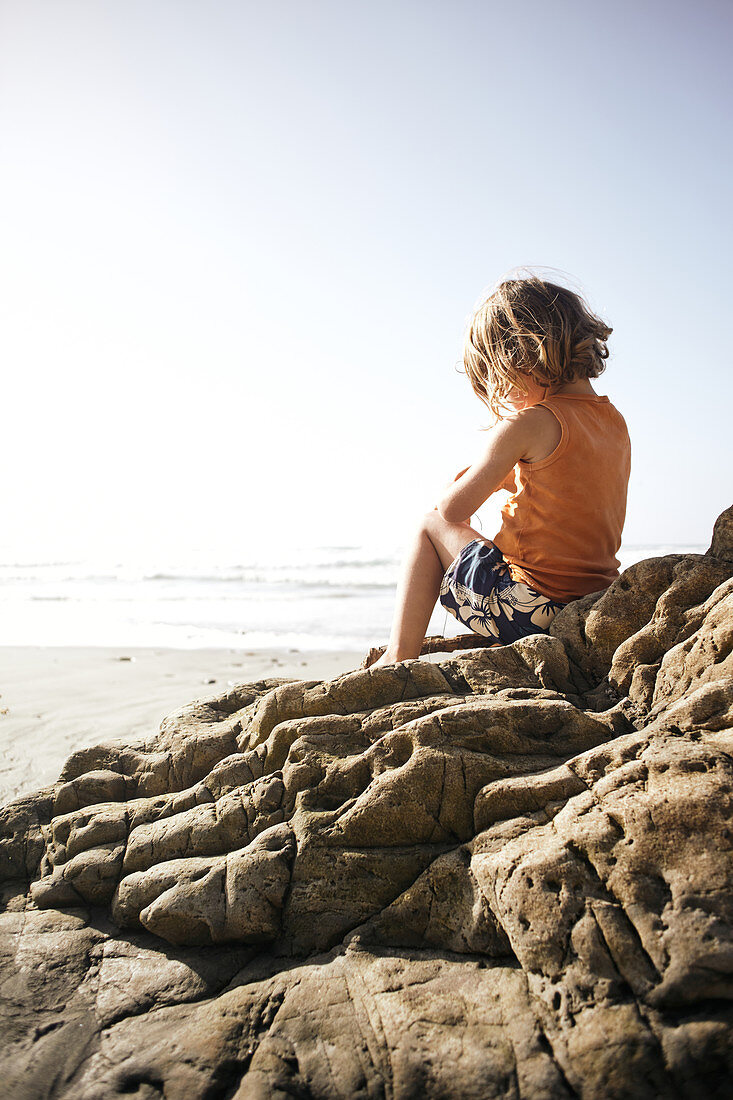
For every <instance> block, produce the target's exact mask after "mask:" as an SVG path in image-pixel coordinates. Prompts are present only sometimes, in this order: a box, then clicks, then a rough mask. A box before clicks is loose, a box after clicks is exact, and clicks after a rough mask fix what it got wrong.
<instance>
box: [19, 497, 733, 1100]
mask: <svg viewBox="0 0 733 1100" xmlns="http://www.w3.org/2000/svg"><path fill="white" fill-rule="evenodd" d="M732 651H733V509H730V510H729V511H728V512H726V513H724V514H723V516H721V517H720V519H719V520H718V522H717V523H716V526H715V530H714V534H713V540H712V544H711V547H710V549H709V550H708V551H707V553H706V554H704V555H690V554H686V555H668V556H666V557H663V558H657V559H650V560H648V561H645V562H640V563H638V564H637V565H634V566H632V567H631V568H630V569H628V570H626V572H625V573H624V574H623V575H622V576H621V577H620V578H619V579H618V580H617V581H616V582H615V583H614V584H613V585H612V586H611V588H610V589H608V590H607V591H606V592H604V593H602V594H598V593H596V594H594V595H592V596H589V597H586V598H585V599H583V600H579V601H577V602H576V603H573V604H570V605H568V607H567V608H566V609H565V610H564V611H562V612H561V613H560V614H559V615H558V616H557V618H556V619H555V621H554V623H553V626H552V630H551V635H550V636H540V635H536V636H533V637H531V638H526V639H523V640H522V641H521V642H517V643H515V644H514V645H512V646H506V647H503V648H498V649H485V648H482V649H477V650H474V651H468V652H465V653H462V654H461V655H460V656H452V657H450V658H449V659H446V660H444V661H442V662H441V663H440V664H428V663H424V662H421V661H408V662H405V663H404V664H402V665H398V666H393V667H391V668H385V669H374V670H366V671H357V672H351V673H347V674H346V675H344V676H342V677H340V678H338V679H336V680H334V681H332V682H330V683H318V682H313V681H303V682H295V681H285V680H282V679H270V680H264V681H259V682H258V683H256V684H244V685H235V686H234V687H233V688H232V689H231V690H230V691H227V692H226V693H225V694H223V695H220V696H217V697H216V698H213V699H209V700H205V701H203V702H197V703H193V704H191V705H190V706H189V707H187V708H185V709H184V710H183V711H181V712H180V713H179V714H177V715H174V716H173V717H171V718H169V719H167V720H166V721H165V722H164V723H163V725H162V727H161V730H160V732H159V733H158V734H157V735H155V736H153V737H150V738H148V739H147V740H145V741H143V742H141V743H139V744H135V745H120V744H119V743H114V744H109V745H107V746H104V745H103V746H99V747H97V748H95V749H86V750H83V751H81V752H79V753H75V754H74V756H72V757H71V759H70V760H69V761H68V762H67V764H66V766H65V768H64V770H63V773H62V776H61V778H60V780H59V782H58V783H57V784H56V785H55V786H53V787H52V788H49V789H47V790H46V791H43V792H39V793H38V794H37V795H35V796H32V797H30V798H25V799H22V800H20V801H19V802H16V803H14V804H11V805H10V806H8V807H6V808H5V809H4V810H3V811H2V816H1V821H0V867H1V868H2V875H3V891H4V893H3V912H2V913H1V914H0V948H1V950H2V959H3V985H2V991H3V996H2V1005H3V1035H4V1042H3V1051H4V1052H3V1055H2V1070H3V1074H4V1080H5V1082H6V1085H5V1087H6V1092H7V1094H8V1095H13V1096H22V1097H27V1098H29V1100H32V1098H36V1097H38V1098H45V1097H51V1096H53V1097H60V1098H64V1097H67V1098H69V1100H71V1098H73V1100H103V1098H105V1100H106V1098H108V1097H122V1096H130V1095H134V1096H137V1097H138V1098H140V1100H148V1098H153V1097H163V1096H165V1097H166V1098H173V1100H179V1098H180V1100H183V1098H185V1100H196V1098H201V1100H203V1098H204V1097H206V1098H208V1097H215V1096H217V1097H218V1096H221V1097H224V1096H227V1097H232V1098H235V1100H245V1098H250V1097H251V1098H255V1097H271V1096H272V1097H278V1096H282V1097H285V1096H302V1097H306V1096H311V1097H324V1098H325V1097H334V1098H335V1097H364V1098H366V1097H376V1096H391V1097H398V1098H403V1097H405V1098H407V1097H413V1096H414V1097H417V1096H420V1097H423V1096H425V1097H445V1096H460V1097H466V1098H472V1097H476V1098H479V1097H480V1098H481V1100H484V1098H487V1097H510V1096H512V1097H525V1098H531V1100H534V1098H540V1097H543V1098H563V1097H578V1096H580V1097H588V1098H596V1097H599V1096H603V1097H618V1098H628V1097H649V1096H654V1097H701V1098H702V1097H705V1098H708V1097H716V1096H720V1097H723V1096H727V1095H728V1094H729V1091H730V1079H731V1072H732V1071H733V1043H732V1042H731V1039H732V1038H733V1035H732V1030H733V1028H732V1025H733V890H732V889H731V887H732V886H733V824H731V822H732V820H733V657H732V656H731V652H732Z"/></svg>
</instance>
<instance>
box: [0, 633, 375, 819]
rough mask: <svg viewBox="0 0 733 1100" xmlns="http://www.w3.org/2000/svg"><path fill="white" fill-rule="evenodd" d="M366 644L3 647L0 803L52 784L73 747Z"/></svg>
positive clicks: (129, 735)
mask: <svg viewBox="0 0 733 1100" xmlns="http://www.w3.org/2000/svg"><path fill="white" fill-rule="evenodd" d="M363 656H364V652H363V651H353V652H349V651H347V650H343V651H333V650H330V651H319V650H309V651H307V652H306V651H301V650H294V649H292V648H272V649H261V650H256V651H254V650H253V651H247V650H236V649H172V648H153V647H134V648H123V647H121V646H104V647H102V646H83V647H70V646H3V647H0V692H1V693H2V694H1V695H0V804H5V803H7V802H9V801H12V800H13V799H15V798H18V797H19V796H21V795H24V794H29V793H30V792H31V791H34V790H36V789H38V788H39V787H44V786H46V785H48V784H49V783H53V782H54V781H55V780H56V779H57V778H58V776H59V773H60V771H61V768H62V766H63V763H64V761H65V760H66V758H67V757H68V756H69V755H70V754H71V753H72V752H74V751H75V750H76V749H80V748H84V747H86V746H89V745H95V744H98V743H99V742H100V741H107V740H109V739H111V738H123V739H124V740H126V741H130V740H134V739H136V738H141V737H146V736H150V735H151V734H154V733H155V731H156V730H157V729H158V726H159V725H160V721H161V719H162V718H164V717H165V716H166V715H168V714H171V713H173V712H174V711H175V710H177V709H178V708H179V707H183V706H185V705H186V704H187V703H190V702H191V701H192V700H194V699H205V698H207V697H208V696H212V695H219V694H221V693H222V692H224V691H226V690H227V687H230V686H231V685H232V684H236V683H242V682H251V681H254V680H261V679H264V678H267V677H283V678H288V679H297V680H323V679H331V678H333V677H335V676H338V675H340V674H341V673H343V672H347V671H349V670H350V669H353V668H357V667H358V665H359V663H360V662H361V660H362V657H363Z"/></svg>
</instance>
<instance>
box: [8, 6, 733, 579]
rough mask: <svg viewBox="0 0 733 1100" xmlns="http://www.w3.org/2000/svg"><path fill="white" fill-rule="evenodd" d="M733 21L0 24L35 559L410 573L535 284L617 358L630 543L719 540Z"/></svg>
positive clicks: (11, 537) (12, 462) (14, 297)
mask: <svg viewBox="0 0 733 1100" xmlns="http://www.w3.org/2000/svg"><path fill="white" fill-rule="evenodd" d="M732 12H733V9H732V8H731V5H730V4H729V3H728V2H727V0H726V2H720V3H717V2H710V0H696V2H695V3H691V2H690V3H684V4H683V3H679V2H677V0H671V2H670V0H666V2H659V3H657V2H645V0H633V2H628V3H627V2H618V0H614V2H610V0H607V2H605V3H593V2H588V0H583V2H575V0H569V2H567V0H566V2H562V0H560V2H557V3H554V4H547V3H546V2H545V0H529V2H516V0H513V2H511V3H509V2H507V0H503V2H502V3H493V2H486V3H478V2H470V0H463V2H462V0H451V2H447V0H446V2H444V3H434V2H429V0H424V2H421V3H408V2H404V0H388V2H384V0H376V2H375V0H369V2H356V0H353V2H352V0H334V2H331V0H311V2H307V0H268V2H267V3H262V2H257V3H255V2H250V0H239V2H233V0H232V2H229V0H198V2H196V3H193V2H186V0H124V2H122V0H47V2H38V0H0V195H1V209H2V225H1V226H0V232H1V239H0V356H1V359H2V377H3V394H4V403H3V404H4V407H3V414H4V415H3V423H2V433H1V435H0V455H1V456H2V461H3V482H2V488H1V489H0V504H1V506H2V509H1V514H2V530H1V531H0V546H4V547H5V553H17V554H23V555H33V556H35V557H36V558H37V559H38V558H47V557H49V556H54V555H61V554H69V553H78V552H83V551H85V550H86V551H90V552H96V551H98V550H99V551H103V550H104V551H109V552H113V553H115V554H118V555H120V556H122V555H124V554H126V553H133V552H136V551H139V552H145V553H147V552H151V553H153V552H158V551H159V550H160V551H161V552H162V550H163V549H165V550H173V551H179V552H181V553H185V552H188V551H189V550H191V549H196V548H199V547H213V548H218V549H219V550H221V552H222V553H223V554H225V555H226V556H227V557H228V558H236V557H237V556H238V555H239V554H240V553H241V554H242V555H245V554H246V553H247V550H248V548H251V547H256V546H258V545H263V544H268V543H272V542H273V541H276V540H278V539H292V540H293V541H295V542H300V543H312V542H316V543H318V542H322V543H326V542H333V541H338V542H346V543H354V542H356V543H361V542H365V543H387V544H390V543H395V542H399V541H400V540H401V539H402V538H403V537H404V532H405V530H406V528H407V527H409V525H410V523H411V522H412V520H413V518H414V517H415V516H417V515H419V513H420V511H421V510H423V509H424V508H425V507H427V506H431V505H432V503H433V502H434V497H435V495H436V494H437V492H438V491H439V490H440V488H441V486H442V485H443V483H444V482H445V481H446V480H448V479H449V478H451V477H452V476H453V474H454V473H455V472H456V471H457V470H458V469H460V468H461V467H463V466H465V465H467V464H468V463H469V462H470V461H471V459H472V458H473V457H474V456H475V455H476V453H477V450H478V448H479V447H480V446H481V438H482V437H481V432H480V429H481V428H482V427H483V426H486V424H487V423H488V417H487V414H486V413H485V411H484V409H483V407H482V406H481V405H480V403H479V402H478V401H477V399H476V398H475V397H474V396H473V394H472V392H471V390H470V387H469V385H468V382H467V380H466V379H465V377H463V376H462V375H460V374H459V373H457V371H456V369H455V367H456V362H457V360H458V358H459V355H460V346H461V339H462V333H463V329H464V325H465V321H466V318H467V316H468V314H469V313H470V311H471V308H472V307H473V305H474V303H475V302H476V300H477V298H478V297H479V295H480V293H481V291H482V289H483V288H484V287H485V286H487V285H488V284H491V283H493V282H494V281H495V280H496V279H497V278H498V277H499V276H501V275H502V274H503V273H504V272H505V271H506V270H507V269H509V268H512V267H514V266H516V265H521V264H524V265H527V264H529V265H540V266H542V267H543V268H553V269H559V270H561V271H563V272H566V273H568V275H569V276H572V277H573V279H574V280H575V283H574V284H573V285H575V286H576V287H580V288H581V289H583V290H584V291H585V292H586V294H587V296H588V298H589V300H590V302H591V305H592V306H593V307H594V308H595V309H596V310H598V311H599V312H600V313H601V314H602V316H603V317H604V318H605V319H606V320H607V321H608V322H609V323H610V324H611V325H613V327H614V333H613V336H612V337H611V350H612V357H611V360H610V362H609V366H608V369H607V372H606V375H604V377H603V378H602V379H600V380H599V384H598V389H599V392H601V393H607V394H608V395H609V397H610V398H611V400H612V401H614V402H615V403H616V404H617V405H618V407H619V408H620V410H621V411H622V412H623V413H624V415H625V416H626V419H627V422H628V424H629V429H630V433H631V438H632V448H633V459H632V461H633V468H632V481H631V488H630V497H629V512H628V521H627V529H626V541H627V542H635V543H639V542H642V543H659V542H664V541H672V542H686V541H700V542H706V541H707V540H708V538H709V533H710V528H711V526H712V522H713V520H714V518H715V517H716V516H717V514H718V513H719V512H720V511H721V510H722V509H723V508H724V507H726V506H727V505H729V504H730V503H731V502H733V492H732V491H731V490H732V487H733V477H732V476H731V468H732V467H733V463H732V462H731V427H730V424H731V396H733V395H732V389H733V387H732V385H731V347H730V337H729V329H730V320H729V318H730V298H731V289H730V283H731V277H730V271H729V268H730V257H731V254H732V252H733V249H732V247H731V245H732V243H733V242H731V218H730V187H731V174H732V168H733V164H732V159H733V158H732V156H731V146H730V126H729V118H730V108H731V94H730V92H731V89H730V73H731V66H730V63H729V61H730V51H731V27H732V25H733V19H732ZM488 523H489V527H490V526H491V521H490V519H489V520H488ZM487 533H488V534H491V533H493V532H492V531H491V530H489V529H487Z"/></svg>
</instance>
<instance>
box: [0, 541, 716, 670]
mask: <svg viewBox="0 0 733 1100" xmlns="http://www.w3.org/2000/svg"><path fill="white" fill-rule="evenodd" d="M704 550H705V547H704V546H700V545H692V544H686V545H675V546H672V545H649V546H624V547H622V549H621V552H620V554H619V558H620V560H621V567H622V568H626V567H627V566H629V565H631V564H632V563H633V562H635V561H639V560H641V559H643V558H647V557H656V556H658V555H661V554H668V553H686V552H691V553H702V552H703V551H704ZM400 558H401V554H400V551H399V549H398V548H395V547H393V548H388V549H385V548H383V547H382V548H375V547H364V546H322V547H310V548H300V549H297V550H294V549H293V548H292V546H288V547H287V548H286V550H285V551H284V552H283V551H281V552H280V555H279V556H278V554H277V553H272V552H268V554H267V555H266V556H265V555H263V556H262V558H261V560H257V559H253V560H251V561H247V562H241V561H236V560H229V561H223V560H221V559H218V560H217V559H215V558H214V556H213V555H211V554H208V555H207V554H196V555H190V556H188V557H187V558H186V560H185V561H184V560H182V559H178V560H175V561H172V560H155V561H150V562H142V561H139V560H138V561H135V562H132V561H127V562H115V561H113V560H108V561H104V560H97V561H35V562H12V561H8V562H4V563H0V645H3V646H25V645H33V646H129V647H135V646H153V647H173V648H182V649H198V648H233V649H241V650H245V651H246V650H252V651H256V650H261V649H271V648H282V649H286V650H287V649H292V650H299V651H300V650H340V649H343V650H359V649H364V650H366V649H368V648H369V647H370V646H372V645H381V644H383V643H385V642H386V641H387V638H388V636H389V627H390V621H391V616H392V609H393V604H394V593H395V585H396V583H397V578H398V575H399V565H400ZM428 632H429V633H435V634H445V635H446V636H449V637H450V636H454V635H455V634H457V633H462V632H463V631H462V628H459V627H457V624H456V623H455V620H453V619H452V618H451V616H450V615H448V614H447V613H446V612H445V611H444V610H443V609H442V608H441V607H438V608H437V609H436V611H435V613H434V614H433V618H432V620H431V623H430V626H429V630H428Z"/></svg>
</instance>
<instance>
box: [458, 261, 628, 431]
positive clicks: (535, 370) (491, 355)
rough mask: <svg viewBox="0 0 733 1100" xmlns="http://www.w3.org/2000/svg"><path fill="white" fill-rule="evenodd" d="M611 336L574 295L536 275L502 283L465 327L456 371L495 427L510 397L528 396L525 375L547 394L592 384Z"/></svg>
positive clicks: (602, 366) (477, 309)
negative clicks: (579, 381)
mask: <svg viewBox="0 0 733 1100" xmlns="http://www.w3.org/2000/svg"><path fill="white" fill-rule="evenodd" d="M612 332H613V329H612V328H610V327H609V326H608V325H607V324H606V323H605V322H604V321H602V320H601V318H600V317H597V316H596V315H595V314H594V313H593V312H591V310H590V308H589V306H588V305H587V304H586V302H585V301H584V300H583V299H582V298H581V297H580V295H579V294H575V293H573V291H571V290H567V289H566V288H565V287H563V286H557V285H556V284H555V283H549V282H546V281H545V280H543V279H540V278H539V277H538V276H536V275H530V276H529V277H528V278H524V279H505V280H503V281H502V282H500V283H499V284H498V285H497V286H496V287H495V288H494V289H493V290H492V291H490V293H489V294H488V296H487V297H485V298H484V299H483V301H481V302H480V304H479V305H478V307H477V308H476V310H475V311H474V314H473V316H472V317H471V320H470V321H469V324H468V328H467V330H466V337H465V341H464V345H463V366H464V369H465V372H466V374H467V375H468V378H469V380H470V382H471V386H472V387H473V390H474V393H476V394H477V396H478V397H480V398H481V400H482V401H483V402H484V403H485V404H486V405H488V407H489V408H490V409H491V411H492V412H493V414H494V416H495V417H496V418H497V420H501V419H503V418H504V417H505V416H506V415H507V412H508V410H507V406H506V399H507V397H508V395H509V392H510V391H511V390H512V389H517V390H519V391H520V392H521V393H524V394H526V393H527V392H528V388H527V385H526V383H525V381H524V378H525V377H526V376H527V375H531V377H532V378H533V380H534V381H535V382H537V383H538V384H539V385H541V386H542V385H544V386H548V387H550V388H552V387H556V386H559V385H562V384H563V383H564V382H573V381H576V380H577V379H580V378H597V377H598V376H599V374H601V373H602V372H603V371H604V370H605V360H606V359H607V358H608V347H607V344H606V341H607V340H608V337H609V336H610V335H611V333H612Z"/></svg>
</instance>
